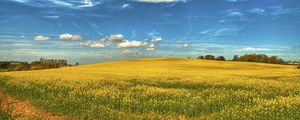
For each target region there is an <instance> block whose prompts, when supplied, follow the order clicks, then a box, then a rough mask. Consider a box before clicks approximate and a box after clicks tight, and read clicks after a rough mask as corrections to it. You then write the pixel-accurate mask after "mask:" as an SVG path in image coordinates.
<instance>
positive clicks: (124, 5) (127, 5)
mask: <svg viewBox="0 0 300 120" xmlns="http://www.w3.org/2000/svg"><path fill="white" fill-rule="evenodd" d="M128 7H130V4H128V3H126V4H123V5H122V6H121V8H122V9H125V8H128Z"/></svg>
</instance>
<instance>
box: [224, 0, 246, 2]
mask: <svg viewBox="0 0 300 120" xmlns="http://www.w3.org/2000/svg"><path fill="white" fill-rule="evenodd" d="M227 1H228V2H241V1H247V0H227Z"/></svg>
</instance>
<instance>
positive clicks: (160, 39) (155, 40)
mask: <svg viewBox="0 0 300 120" xmlns="http://www.w3.org/2000/svg"><path fill="white" fill-rule="evenodd" d="M159 41H162V38H154V39H153V40H151V42H159Z"/></svg>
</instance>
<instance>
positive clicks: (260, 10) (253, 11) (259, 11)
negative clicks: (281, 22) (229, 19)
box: [250, 8, 265, 14]
mask: <svg viewBox="0 0 300 120" xmlns="http://www.w3.org/2000/svg"><path fill="white" fill-rule="evenodd" d="M250 12H251V13H258V14H261V13H264V12H265V10H264V9H260V8H253V9H251V10H250Z"/></svg>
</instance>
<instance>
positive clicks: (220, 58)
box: [217, 56, 226, 61]
mask: <svg viewBox="0 0 300 120" xmlns="http://www.w3.org/2000/svg"><path fill="white" fill-rule="evenodd" d="M217 60H219V61H225V60H226V59H225V57H224V56H219V57H217Z"/></svg>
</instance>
